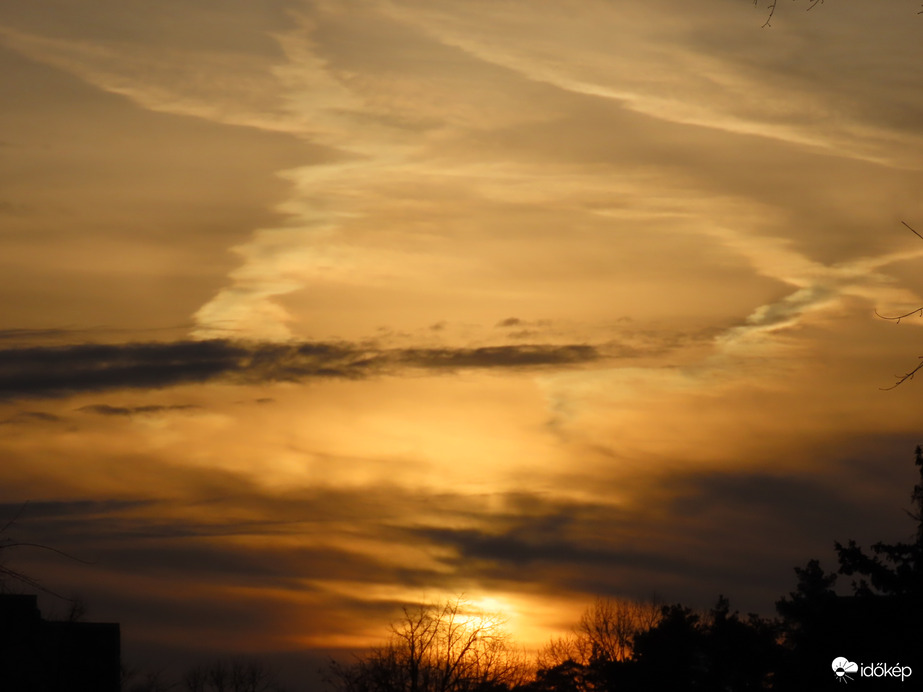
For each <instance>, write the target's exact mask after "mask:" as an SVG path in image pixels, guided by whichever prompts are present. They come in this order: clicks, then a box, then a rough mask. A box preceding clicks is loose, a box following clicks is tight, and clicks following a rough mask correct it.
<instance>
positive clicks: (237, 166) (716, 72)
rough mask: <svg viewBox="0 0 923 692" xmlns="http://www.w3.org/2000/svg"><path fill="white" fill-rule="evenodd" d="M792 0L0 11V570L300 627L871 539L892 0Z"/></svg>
mask: <svg viewBox="0 0 923 692" xmlns="http://www.w3.org/2000/svg"><path fill="white" fill-rule="evenodd" d="M807 4H808V3H807V2H798V3H788V2H786V3H781V4H780V5H779V8H778V9H777V10H776V13H775V16H774V17H773V20H772V25H771V27H764V26H763V24H764V22H765V19H766V14H767V8H766V7H765V4H764V3H762V2H761V3H759V6H758V7H754V5H753V3H752V2H751V0H701V1H698V2H689V1H688V0H682V1H681V0H646V1H645V2H628V1H624V2H623V1H621V0H489V1H488V0H464V1H462V0H318V1H312V0H251V1H247V0H161V1H159V2H142V1H140V0H90V1H89V2H81V3H74V2H68V1H67V0H9V1H7V2H3V3H2V4H0V104H2V105H0V524H2V523H5V522H6V520H8V519H9V518H11V517H13V516H14V515H16V513H17V512H18V511H19V510H20V509H21V508H22V505H23V503H25V502H28V505H27V506H26V507H25V508H24V509H22V511H21V514H20V516H19V518H18V520H17V522H16V524H15V526H12V527H11V528H10V529H8V534H9V537H10V538H12V539H14V540H19V541H32V542H39V543H44V544H47V545H49V546H53V547H55V548H57V549H60V550H64V551H66V552H68V553H70V554H72V555H74V556H76V557H78V558H80V559H81V560H84V561H87V562H88V563H89V564H83V563H81V562H76V561H73V560H68V559H64V558H62V557H60V556H58V555H56V554H53V553H48V552H42V551H28V550H25V549H20V550H17V551H16V552H15V553H13V552H10V554H9V555H7V556H6V557H5V560H6V564H8V566H10V567H15V568H17V569H20V570H22V571H25V572H28V573H29V574H30V575H32V576H35V577H37V578H39V579H40V580H41V581H42V583H43V584H44V585H45V586H47V587H48V588H49V589H52V590H54V591H57V592H60V593H64V594H67V595H70V594H80V595H81V596H82V597H83V598H84V599H85V600H86V602H87V604H88V606H89V610H88V617H89V619H91V620H104V621H118V622H121V623H122V635H123V646H124V649H125V653H126V656H127V657H129V658H134V659H136V660H139V661H141V660H148V659H150V660H161V661H163V660H170V659H169V657H170V656H172V655H175V656H179V654H175V652H182V655H183V656H185V655H188V656H190V657H191V656H194V655H198V654H199V653H202V654H203V655H205V654H208V653H209V652H217V651H236V652H253V653H262V654H265V655H268V656H274V655H282V654H283V653H284V654H286V655H288V656H295V657H297V656H302V655H303V656H305V657H307V658H306V659H305V660H308V658H310V657H312V656H314V657H318V658H319V657H321V655H322V654H323V653H324V652H327V651H332V650H338V651H340V650H344V649H349V648H352V647H362V646H365V645H367V644H370V643H374V642H376V641H377V640H379V639H381V638H382V637H383V636H384V635H385V634H386V633H387V623H388V621H389V620H390V619H391V618H392V617H393V616H394V615H395V613H397V612H398V611H399V608H400V605H401V604H403V603H409V602H418V601H421V600H439V599H441V598H443V597H446V596H451V595H453V594H458V593H464V594H467V596H468V598H469V599H470V600H471V601H472V602H473V603H475V604H476V605H479V606H481V607H484V608H487V609H490V610H500V611H503V612H504V613H505V614H506V615H508V616H509V618H510V620H509V626H510V628H511V630H512V631H513V633H514V634H515V635H516V637H517V639H518V640H519V641H521V642H522V643H523V644H524V645H525V646H527V647H537V646H540V645H541V644H542V643H543V642H544V641H545V640H547V638H548V637H549V636H551V635H552V634H557V633H559V632H561V631H562V630H564V629H566V628H567V627H568V626H570V624H571V623H573V622H574V621H575V620H576V618H577V617H578V616H579V614H580V611H581V609H582V608H583V607H584V606H585V605H586V604H587V603H589V602H590V601H591V600H592V598H593V597H594V596H596V595H604V596H612V597H625V598H643V597H645V596H648V595H650V594H651V593H653V592H656V593H657V594H659V595H660V596H661V597H662V598H664V599H665V600H668V601H682V602H684V603H687V604H689V605H692V606H696V607H707V606H709V605H711V604H712V603H713V602H714V600H715V598H716V597H717V595H718V594H719V593H724V594H726V595H728V596H729V597H730V599H731V604H732V606H733V607H736V608H739V609H741V610H742V611H748V610H752V611H758V612H761V613H763V614H766V615H770V614H772V612H773V602H774V601H775V600H776V599H778V598H779V597H780V596H782V595H783V594H785V593H787V592H788V591H789V590H791V589H792V588H794V581H795V580H794V574H793V572H792V568H793V567H794V566H796V565H802V564H804V563H805V562H806V561H807V560H808V559H810V558H813V557H817V558H821V559H822V562H824V564H825V566H826V567H827V568H828V569H830V568H833V567H834V566H835V561H834V559H833V552H832V544H833V541H834V540H841V541H845V540H847V539H849V538H855V539H857V540H859V541H860V542H863V543H865V544H868V543H870V542H874V541H876V540H879V539H881V540H903V539H906V538H909V535H910V533H911V532H912V530H913V526H912V524H911V523H910V522H909V521H908V520H907V518H906V515H905V514H904V512H903V508H904V507H905V506H907V505H909V493H910V490H911V487H912V485H913V481H914V474H915V469H914V467H913V464H912V460H913V449H914V447H915V445H916V444H918V443H921V442H923V437H921V435H923V431H921V416H920V411H921V403H923V381H918V382H914V381H909V382H906V383H904V384H903V385H901V386H900V387H898V388H897V389H894V390H892V391H882V388H884V387H888V386H890V385H891V384H893V383H894V382H895V375H900V374H902V373H905V372H907V371H909V370H910V369H912V368H913V367H915V366H916V364H917V363H918V362H919V361H918V357H919V356H921V355H923V329H921V327H923V319H921V318H920V317H910V318H908V319H906V320H904V321H902V322H901V323H900V324H899V325H896V324H895V323H894V322H890V321H886V320H883V319H880V318H878V317H876V314H875V313H876V310H877V312H878V313H881V314H883V315H897V314H901V313H906V312H909V311H911V310H913V309H914V308H917V307H920V306H921V305H923V240H921V239H920V238H918V237H916V236H915V235H914V234H913V233H912V232H911V231H910V230H909V229H908V228H907V227H905V226H904V225H902V223H901V222H902V221H903V222H906V223H907V224H909V225H910V226H912V227H914V228H916V229H917V230H919V231H921V232H923V195H921V191H923V40H921V36H923V16H918V15H917V12H918V11H919V10H920V3H919V2H911V1H909V0H894V1H891V2H880V3H879V2H875V3H872V2H866V3H857V2H854V3H846V2H836V1H831V2H827V3H825V4H823V5H817V6H816V7H815V8H813V9H812V10H811V11H809V12H806V11H805V8H806V7H807ZM43 608H45V609H46V611H53V610H54V609H55V608H57V609H58V610H65V609H66V608H65V606H64V605H62V604H61V603H60V602H58V601H56V600H55V599H53V598H46V599H44V600H43ZM170 652H174V653H173V654H171V653H170ZM157 656H160V657H161V658H160V659H157ZM175 660H178V659H175ZM312 660H313V659H312ZM306 665H307V664H306ZM311 674H313V672H312V673H311Z"/></svg>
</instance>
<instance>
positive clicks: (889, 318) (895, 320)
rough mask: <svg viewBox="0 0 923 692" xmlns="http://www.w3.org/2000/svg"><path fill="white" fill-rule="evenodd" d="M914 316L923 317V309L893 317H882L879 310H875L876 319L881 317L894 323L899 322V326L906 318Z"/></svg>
mask: <svg viewBox="0 0 923 692" xmlns="http://www.w3.org/2000/svg"><path fill="white" fill-rule="evenodd" d="M913 315H920V317H923V307H919V308H916V309H915V310H911V311H910V312H908V313H905V314H903V315H894V316H893V317H888V316H887V315H882V314H881V313H880V312H878V310H875V316H876V317H880V318H881V319H883V320H893V321H894V322H897V323H898V324H900V323H901V320H902V319H904V318H905V317H912V316H913Z"/></svg>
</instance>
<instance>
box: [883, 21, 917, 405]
mask: <svg viewBox="0 0 923 692" xmlns="http://www.w3.org/2000/svg"><path fill="white" fill-rule="evenodd" d="M919 14H923V12H920V13H919ZM901 223H902V224H903V225H904V226H906V227H907V228H909V229H910V230H911V232H913V234H914V235H915V236H917V238H919V239H920V240H923V235H920V234H919V233H917V230H916V229H915V228H914V227H913V226H911V225H910V224H909V223H907V222H906V221H901ZM875 314H876V315H877V316H878V317H880V318H881V319H883V320H892V321H894V322H896V323H897V324H900V323H901V320H902V319H904V318H906V317H911V316H913V315H919V316H920V317H923V307H919V308H916V309H914V310H911V311H910V312H907V313H904V314H903V315H895V316H894V317H885V316H884V315H882V314H880V313H879V312H878V310H875ZM920 368H923V356H920V362H919V363H918V364H917V367H915V368H914V369H913V370H910V371H909V372H906V373H904V374H903V375H895V377H896V378H897V382H895V383H894V384H892V385H891V386H890V387H879V389H881V390H883V391H888V390H890V389H895V388H896V387H900V386H901V385H902V384H904V382H906V381H907V380H912V379H913V376H914V375H916V374H917V373H918V372H919V371H920Z"/></svg>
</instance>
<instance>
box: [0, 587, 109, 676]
mask: <svg viewBox="0 0 923 692" xmlns="http://www.w3.org/2000/svg"><path fill="white" fill-rule="evenodd" d="M120 656H121V640H120V631H119V625H118V624H117V623H100V622H54V621H48V620H44V619H43V618H42V615H41V612H39V609H38V599H37V597H36V596H35V595H31V594H30V595H22V594H0V691H2V692H119V684H120V683H119V677H120V663H121V661H120Z"/></svg>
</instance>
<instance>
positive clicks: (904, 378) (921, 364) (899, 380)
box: [879, 356, 923, 392]
mask: <svg viewBox="0 0 923 692" xmlns="http://www.w3.org/2000/svg"><path fill="white" fill-rule="evenodd" d="M920 368H923V356H920V362H919V364H918V365H917V367H915V368H914V369H913V370H911V371H910V372H908V373H906V374H904V375H895V377H896V378H897V382H895V383H894V384H892V385H891V386H890V387H879V389H880V390H882V391H883V392H887V391H889V390H891V389H896V388H897V387H900V386H901V385H902V384H904V382H906V381H907V380H912V379H913V376H914V375H916V374H917V372H918V371H919V370H920Z"/></svg>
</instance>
